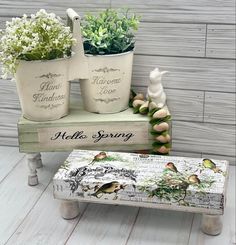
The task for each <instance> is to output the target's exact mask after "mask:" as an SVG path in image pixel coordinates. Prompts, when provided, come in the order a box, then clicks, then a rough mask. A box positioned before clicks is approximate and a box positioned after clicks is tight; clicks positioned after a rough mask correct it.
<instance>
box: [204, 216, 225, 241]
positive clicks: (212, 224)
mask: <svg viewBox="0 0 236 245" xmlns="http://www.w3.org/2000/svg"><path fill="white" fill-rule="evenodd" d="M222 227H223V224H222V215H211V214H203V215H202V223H201V229H202V231H203V232H204V233H206V234H208V235H212V236H215V235H218V234H220V233H221V230H222Z"/></svg>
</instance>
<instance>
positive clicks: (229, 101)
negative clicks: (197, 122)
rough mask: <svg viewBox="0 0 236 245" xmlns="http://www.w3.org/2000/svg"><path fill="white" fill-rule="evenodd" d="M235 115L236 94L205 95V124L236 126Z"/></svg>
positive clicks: (209, 93) (208, 93) (211, 93)
mask: <svg viewBox="0 0 236 245" xmlns="http://www.w3.org/2000/svg"><path fill="white" fill-rule="evenodd" d="M235 113H236V98H235V94H233V93H232V94H229V93H215V92H206V93H205V112H204V122H213V123H222V124H234V125H235V123H236V121H235V120H236V118H235V117H236V115H235Z"/></svg>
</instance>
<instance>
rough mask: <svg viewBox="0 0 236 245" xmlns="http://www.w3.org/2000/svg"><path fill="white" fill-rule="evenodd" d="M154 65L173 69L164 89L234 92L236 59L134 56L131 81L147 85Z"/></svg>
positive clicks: (168, 69) (164, 80)
mask: <svg viewBox="0 0 236 245" xmlns="http://www.w3.org/2000/svg"><path fill="white" fill-rule="evenodd" d="M155 67H159V68H160V69H163V70H167V71H170V73H167V74H165V76H164V77H163V86H164V87H165V88H172V89H175V88H178V89H190V90H205V91H218V92H219V91H221V92H230V93H232V92H234V91H235V72H234V71H235V60H222V59H217V60H216V59H206V58H180V57H162V56H147V55H135V57H134V67H133V79H132V84H133V85H136V86H145V85H147V84H148V77H149V72H150V71H151V70H152V69H154V68H155Z"/></svg>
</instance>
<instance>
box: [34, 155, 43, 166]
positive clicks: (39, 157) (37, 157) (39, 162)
mask: <svg viewBox="0 0 236 245" xmlns="http://www.w3.org/2000/svg"><path fill="white" fill-rule="evenodd" d="M35 158H36V168H42V167H43V163H42V159H41V154H40V152H39V153H37V155H36V156H35Z"/></svg>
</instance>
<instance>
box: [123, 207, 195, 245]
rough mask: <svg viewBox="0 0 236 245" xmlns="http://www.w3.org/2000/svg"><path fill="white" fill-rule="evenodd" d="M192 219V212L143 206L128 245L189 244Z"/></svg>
mask: <svg viewBox="0 0 236 245" xmlns="http://www.w3.org/2000/svg"><path fill="white" fill-rule="evenodd" d="M192 219H193V214H191V213H183V212H172V211H167V210H155V209H144V208H141V209H140V212H139V216H138V218H137V220H136V223H135V225H134V228H133V230H132V232H131V235H130V237H129V240H128V242H127V245H154V244H166V245H167V244H169V245H170V244H176V245H177V244H178V245H185V244H186V245H187V244H188V236H189V232H190V229H191V223H192ZM147 227H148V229H147Z"/></svg>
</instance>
